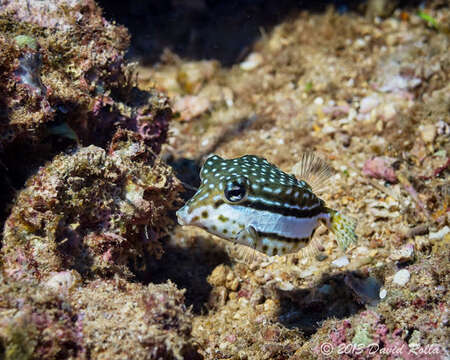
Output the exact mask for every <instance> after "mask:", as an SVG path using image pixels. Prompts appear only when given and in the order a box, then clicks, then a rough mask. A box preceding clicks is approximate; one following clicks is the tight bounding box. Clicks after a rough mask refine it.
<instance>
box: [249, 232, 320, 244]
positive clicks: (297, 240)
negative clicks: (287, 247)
mask: <svg viewBox="0 0 450 360" xmlns="http://www.w3.org/2000/svg"><path fill="white" fill-rule="evenodd" d="M256 232H257V233H258V236H259V237H260V238H269V239H275V240H279V241H283V242H286V243H305V244H306V243H307V242H308V241H309V240H310V239H311V236H309V237H306V238H291V237H286V236H282V235H280V234H277V233H271V232H262V231H256Z"/></svg>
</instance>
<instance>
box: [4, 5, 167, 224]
mask: <svg viewBox="0 0 450 360" xmlns="http://www.w3.org/2000/svg"><path fill="white" fill-rule="evenodd" d="M128 44H129V34H128V31H127V30H126V29H125V28H124V27H123V26H119V25H115V24H113V23H111V22H109V21H107V20H106V19H105V18H103V16H102V11H101V9H100V7H98V6H97V4H96V3H95V2H94V1H92V0H87V1H84V0H83V1H78V0H77V1H65V0H52V1H22V0H20V1H2V2H1V3H0V48H1V52H0V171H1V174H0V175H1V176H0V186H2V187H8V189H7V191H5V193H4V194H1V196H0V225H2V224H3V221H4V219H5V217H6V212H7V210H6V207H7V206H8V202H10V201H11V200H12V197H13V195H12V193H13V190H14V189H20V188H21V187H22V186H23V184H24V182H25V181H26V179H27V178H28V177H29V176H30V175H31V173H33V171H35V170H36V169H37V168H38V167H39V166H41V165H42V164H43V163H45V162H46V161H48V160H49V159H51V158H52V157H54V156H55V155H56V154H58V153H59V152H60V151H65V150H67V149H70V148H72V147H73V146H75V145H77V144H82V145H83V146H88V145H91V144H94V145H96V146H100V147H103V148H105V147H107V144H108V143H109V142H110V141H111V139H112V136H113V135H114V133H115V132H116V131H117V129H119V128H122V129H129V130H132V131H134V132H136V133H139V134H141V135H142V136H143V139H144V140H145V142H146V143H147V145H149V146H150V147H151V149H152V151H154V152H155V153H158V152H159V151H160V149H161V145H162V144H163V143H164V142H165V141H166V137H167V130H168V124H169V120H170V118H171V114H172V111H171V108H170V106H169V103H168V99H167V97H166V96H165V95H163V94H162V93H160V92H158V91H156V90H154V89H153V88H150V89H149V90H148V91H141V90H139V89H138V88H137V87H136V85H135V81H134V77H133V69H134V66H133V65H132V64H130V63H129V62H127V61H126V60H125V51H126V49H127V48H128ZM18 158H22V161H17V159H18Z"/></svg>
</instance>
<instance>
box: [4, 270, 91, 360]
mask: <svg viewBox="0 0 450 360" xmlns="http://www.w3.org/2000/svg"><path fill="white" fill-rule="evenodd" d="M85 355H86V353H85V349H84V345H83V336H82V334H81V332H80V322H79V318H78V317H77V315H76V314H75V312H74V311H73V310H72V307H71V306H70V305H69V304H68V303H67V302H66V301H65V300H64V299H62V298H60V297H58V295H57V294H56V293H55V292H53V291H51V290H49V289H47V288H46V287H45V286H42V285H40V284H38V282H36V281H31V282H29V281H27V282H24V281H14V280H13V279H11V278H6V277H3V276H2V275H0V358H1V359H5V360H27V359H62V358H64V359H69V358H70V359H84V358H86V356H85Z"/></svg>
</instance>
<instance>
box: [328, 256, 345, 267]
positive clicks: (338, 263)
mask: <svg viewBox="0 0 450 360" xmlns="http://www.w3.org/2000/svg"><path fill="white" fill-rule="evenodd" d="M331 264H332V265H333V266H336V267H339V268H340V267H344V266H347V265H348V264H350V262H349V261H348V258H347V256H345V255H344V256H341V257H340V258H337V259H336V260H333V261H332V262H331Z"/></svg>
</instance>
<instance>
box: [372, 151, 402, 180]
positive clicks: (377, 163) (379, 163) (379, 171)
mask: <svg viewBox="0 0 450 360" xmlns="http://www.w3.org/2000/svg"><path fill="white" fill-rule="evenodd" d="M394 161H395V159H390V158H387V157H373V158H372V159H369V160H367V161H366V162H365V164H364V167H363V173H364V175H366V176H369V177H373V178H375V179H383V180H386V181H389V182H391V183H396V182H397V181H398V180H397V175H396V174H395V170H394V168H393V167H392V163H393V162H394Z"/></svg>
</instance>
